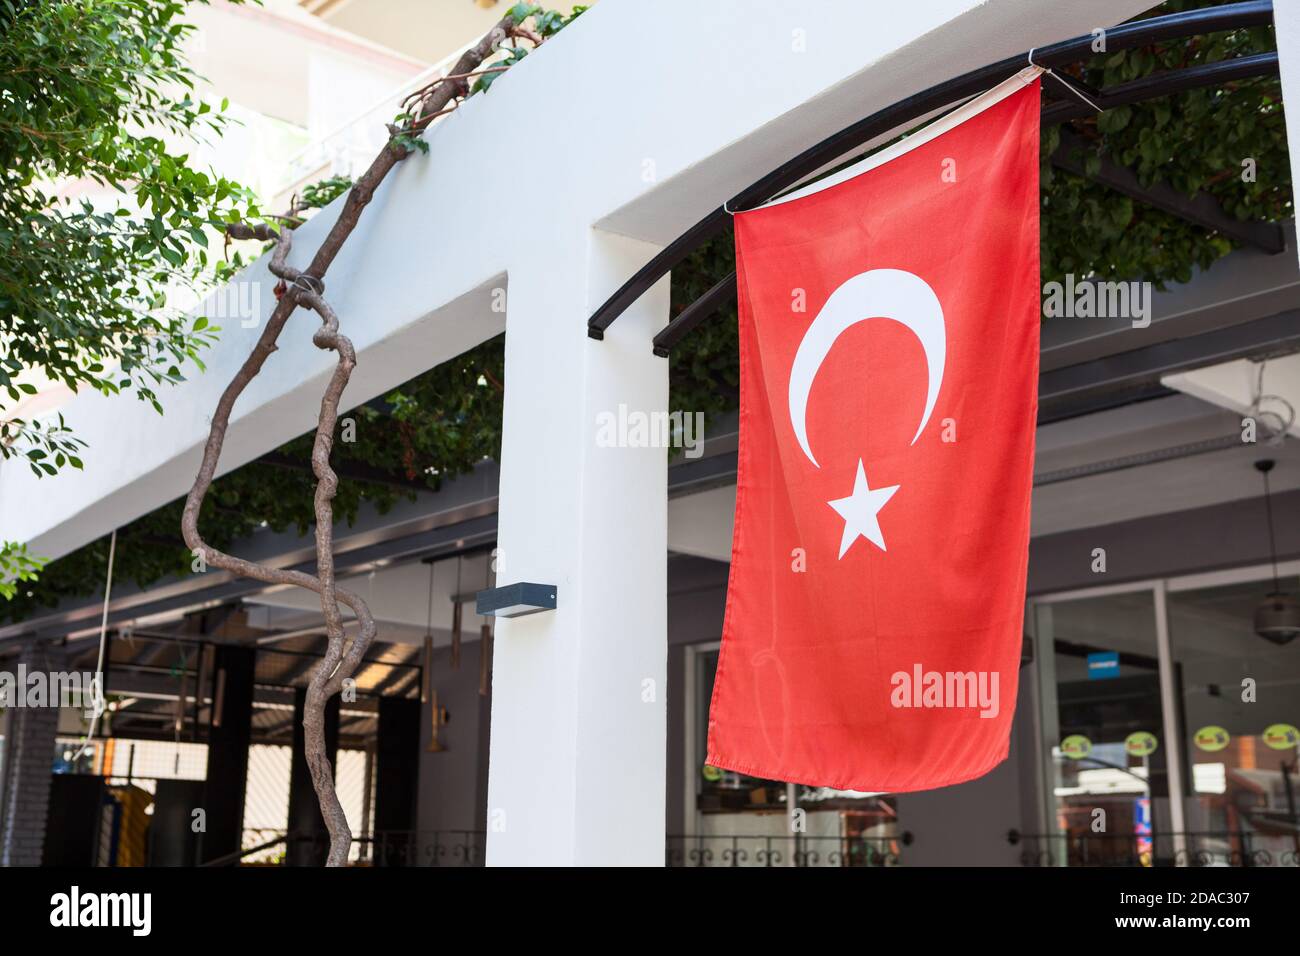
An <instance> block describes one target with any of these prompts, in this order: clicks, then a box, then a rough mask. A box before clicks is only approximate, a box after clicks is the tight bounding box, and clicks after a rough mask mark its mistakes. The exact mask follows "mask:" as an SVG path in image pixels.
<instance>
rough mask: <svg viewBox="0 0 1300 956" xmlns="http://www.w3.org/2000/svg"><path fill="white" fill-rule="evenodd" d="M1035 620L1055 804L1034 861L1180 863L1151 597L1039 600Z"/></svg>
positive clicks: (1033, 848)
mask: <svg viewBox="0 0 1300 956" xmlns="http://www.w3.org/2000/svg"><path fill="white" fill-rule="evenodd" d="M1034 619H1035V630H1036V640H1035V648H1036V654H1035V656H1036V658H1037V660H1036V667H1037V670H1038V686H1039V688H1040V693H1041V697H1042V704H1041V706H1042V707H1043V708H1044V710H1043V713H1042V714H1041V715H1040V727H1041V730H1042V737H1043V746H1044V750H1045V753H1044V770H1045V773H1044V781H1043V782H1044V786H1045V788H1046V790H1047V796H1048V801H1047V806H1046V808H1045V809H1046V817H1047V820H1046V823H1047V832H1046V833H1045V834H1043V835H1042V837H1040V838H1039V839H1037V840H1027V842H1026V847H1025V851H1026V852H1027V853H1029V854H1032V855H1034V856H1036V857H1037V859H1036V860H1033V861H1031V862H1037V863H1039V864H1044V865H1056V866H1062V865H1064V866H1106V865H1109V866H1116V865H1120V866H1123V865H1128V866H1153V865H1159V864H1162V863H1170V862H1173V857H1174V854H1175V843H1174V840H1173V839H1172V831H1173V829H1174V827H1173V821H1172V819H1171V814H1170V812H1169V809H1170V807H1169V789H1170V785H1169V773H1168V755H1169V749H1170V748H1169V740H1168V735H1167V734H1166V732H1165V725H1164V720H1163V716H1162V707H1161V688H1160V663H1159V651H1158V640H1157V619H1156V593H1155V591H1154V590H1153V589H1149V588H1144V589H1142V590H1133V591H1124V592H1120V593H1108V594H1103V595H1098V596H1092V597H1082V598H1077V599H1072V600H1060V601H1054V602H1052V603H1047V604H1040V605H1039V606H1037V607H1036V609H1035V618H1034Z"/></svg>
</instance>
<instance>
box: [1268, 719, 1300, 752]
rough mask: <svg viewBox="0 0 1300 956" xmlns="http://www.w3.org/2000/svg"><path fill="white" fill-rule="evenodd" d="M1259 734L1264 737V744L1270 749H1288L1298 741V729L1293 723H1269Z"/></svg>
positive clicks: (1299, 733)
mask: <svg viewBox="0 0 1300 956" xmlns="http://www.w3.org/2000/svg"><path fill="white" fill-rule="evenodd" d="M1260 736H1261V737H1263V738H1264V746H1265V747H1269V748H1271V749H1272V750H1290V749H1291V748H1292V747H1294V746H1295V745H1296V744H1298V743H1300V730H1297V729H1296V728H1295V725H1294V724H1271V725H1269V726H1268V727H1265V728H1264V733H1262V734H1261V735H1260Z"/></svg>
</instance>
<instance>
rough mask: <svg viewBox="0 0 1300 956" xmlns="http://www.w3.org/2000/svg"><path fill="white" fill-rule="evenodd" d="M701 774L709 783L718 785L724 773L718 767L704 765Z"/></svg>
mask: <svg viewBox="0 0 1300 956" xmlns="http://www.w3.org/2000/svg"><path fill="white" fill-rule="evenodd" d="M700 774H701V775H702V776H703V777H704V779H705V780H707V781H709V783H717V782H718V781H719V780H721V779H722V771H721V770H720V769H719V768H717V767H711V766H709V765H708V764H707V763H706V764H705V765H704V767H703V769H701V770H700Z"/></svg>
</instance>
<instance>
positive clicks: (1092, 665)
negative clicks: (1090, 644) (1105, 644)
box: [1088, 651, 1119, 680]
mask: <svg viewBox="0 0 1300 956" xmlns="http://www.w3.org/2000/svg"><path fill="white" fill-rule="evenodd" d="M1118 676H1119V651H1101V652H1100V653H1097V654H1089V655H1088V680H1105V679H1106V678H1108V677H1118Z"/></svg>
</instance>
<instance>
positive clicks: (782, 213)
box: [707, 69, 1040, 792]
mask: <svg viewBox="0 0 1300 956" xmlns="http://www.w3.org/2000/svg"><path fill="white" fill-rule="evenodd" d="M1038 72H1039V71H1037V70H1036V69H1031V70H1026V71H1024V72H1023V73H1021V74H1019V75H1018V76H1016V77H1013V78H1012V79H1010V80H1008V81H1007V82H1006V83H1004V84H1002V85H1001V86H999V87H998V88H997V89H995V90H991V91H990V92H989V93H986V94H984V95H983V96H982V97H980V98H979V99H977V100H974V101H972V102H971V103H968V104H967V105H965V106H963V107H961V108H960V109H958V110H957V111H955V112H954V114H952V115H951V116H950V117H947V118H945V120H941V121H940V122H939V123H938V124H936V125H935V126H933V127H931V128H929V129H928V130H926V131H922V132H920V133H918V134H915V135H914V136H913V137H912V138H910V139H908V140H904V141H903V142H902V143H900V144H898V145H897V146H896V147H891V149H890V150H886V151H885V152H883V153H881V154H877V156H874V157H871V158H870V159H868V160H867V161H865V163H864V164H862V165H863V166H865V167H867V168H866V169H865V170H864V171H858V170H852V169H851V170H849V171H848V172H847V173H846V174H839V175H837V176H835V177H831V179H830V180H829V181H828V182H829V184H827V183H826V182H823V183H818V184H815V185H814V186H812V187H809V188H808V189H807V190H805V191H803V192H802V193H796V194H794V195H792V196H791V197H787V198H785V199H783V200H778V201H776V202H774V203H771V204H769V205H767V206H764V207H761V208H759V209H755V210H752V211H750V212H744V213H739V214H737V215H736V217H735V230H736V274H737V282H738V288H739V303H740V365H741V394H740V451H739V475H738V478H737V483H736V485H737V488H736V524H735V533H734V538H733V541H732V559H731V577H730V583H729V586H728V589H727V608H726V621H725V624H724V628H723V637H722V650H721V652H720V656H719V659H718V670H717V676H716V679H715V682H714V689H713V700H712V706H711V710H710V715H709V747H708V757H707V761H708V763H709V764H711V765H712V766H715V767H721V768H725V769H729V770H735V771H739V772H741V773H745V774H749V775H752V776H756V777H763V778H767V779H773V780H787V781H794V782H798V783H803V784H808V785H814V786H826V787H834V788H837V789H845V790H859V791H877V792H879V791H892V792H900V791H909V790H924V789H929V788H933V787H941V786H946V785H949V784H955V783H961V782H962V781H965V780H971V779H973V778H975V777H979V776H981V775H982V774H984V773H987V772H988V771H989V770H990V769H992V768H993V767H994V766H996V765H997V764H998V763H1000V762H1001V761H1002V760H1003V759H1005V758H1006V755H1007V749H1008V741H1009V735H1010V728H1011V721H1012V716H1013V714H1014V711H1015V701H1016V686H1017V678H1018V674H1019V662H1020V655H1021V642H1022V635H1023V619H1024V599H1025V575H1026V571H1027V564H1028V544H1029V503H1030V493H1031V489H1032V470H1033V456H1034V427H1035V419H1036V416H1037V407H1038V398H1037V379H1038V326H1039V316H1040V304H1039V303H1040V298H1039V266H1038V212H1039V207H1038V203H1039V198H1038V162H1039V159H1038V152H1039V150H1038V112H1039V82H1038ZM859 169H861V167H859Z"/></svg>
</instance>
